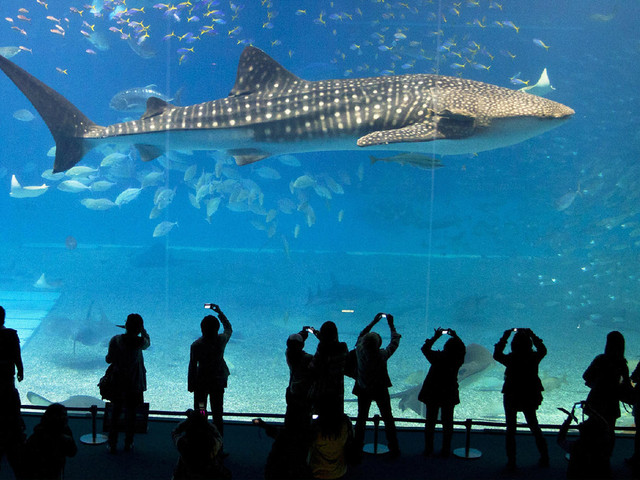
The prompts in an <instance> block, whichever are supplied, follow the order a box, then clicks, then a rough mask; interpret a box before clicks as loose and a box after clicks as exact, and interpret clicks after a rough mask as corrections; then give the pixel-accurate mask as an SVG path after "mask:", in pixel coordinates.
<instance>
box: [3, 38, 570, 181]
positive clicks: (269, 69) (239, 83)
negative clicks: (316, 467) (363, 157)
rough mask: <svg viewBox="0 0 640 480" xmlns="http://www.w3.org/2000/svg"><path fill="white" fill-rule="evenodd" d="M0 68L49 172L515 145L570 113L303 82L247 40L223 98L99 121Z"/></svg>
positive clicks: (471, 94)
mask: <svg viewBox="0 0 640 480" xmlns="http://www.w3.org/2000/svg"><path fill="white" fill-rule="evenodd" d="M0 69H2V70H3V71H4V73H5V74H6V75H7V76H8V77H9V78H10V79H11V80H12V81H13V82H14V83H15V84H16V85H17V86H18V88H20V90H22V92H23V93H24V94H25V95H26V96H27V98H28V99H29V101H30V102H31V103H32V104H33V106H34V107H35V108H36V109H37V110H38V112H39V113H40V115H41V116H42V118H43V119H44V121H45V123H46V124H47V126H48V127H49V130H50V131H51V133H52V135H53V137H54V139H55V141H56V157H55V162H54V166H53V171H54V172H60V171H65V170H67V169H69V168H71V167H72V166H74V165H75V164H76V163H78V162H79V161H80V160H81V159H82V157H83V156H84V155H85V154H86V153H87V152H88V151H89V150H91V149H92V148H94V147H96V146H98V145H102V144H123V145H131V144H133V145H135V146H136V147H137V149H138V150H139V151H140V155H141V157H142V159H143V160H152V159H154V158H157V157H159V156H160V155H162V154H163V153H164V151H165V150H166V149H167V142H170V149H173V150H179V149H183V150H227V151H228V154H229V155H232V156H233V157H234V158H235V160H236V163H237V164H238V165H244V164H247V163H251V162H255V161H258V160H261V159H263V158H266V157H268V156H270V155H280V154H286V153H297V152H308V151H327V150H357V149H359V148H361V147H366V148H367V149H368V150H391V151H411V152H422V153H431V154H440V155H443V154H463V153H472V152H479V151H483V150H491V149H494V148H498V147H503V146H507V145H512V144H514V143H518V142H521V141H523V140H526V139H528V138H531V137H533V136H535V135H539V134H541V133H543V132H545V131H547V130H550V129H552V128H554V127H556V126H558V125H560V124H561V123H563V122H564V121H566V120H567V119H569V118H570V117H571V116H572V115H573V114H574V113H575V112H574V111H573V110H572V109H571V108H569V107H566V106H564V105H562V104H560V103H556V102H553V101H551V100H547V99H545V98H541V97H537V96H535V95H530V94H527V93H524V92H519V91H517V90H509V89H507V88H503V87H498V86H495V85H490V84H486V83H482V82H476V81H473V80H465V79H462V78H456V77H445V76H440V75H428V74H415V75H399V76H389V77H371V78H359V79H340V80H321V81H314V82H310V81H306V80H303V79H301V78H298V77H297V76H295V75H293V74H292V73H290V72H289V71H287V70H286V69H284V68H283V67H282V66H281V65H280V64H279V63H277V62H276V61H275V60H273V59H272V58H271V57H269V56H268V55H267V54H265V53H264V52H263V51H261V50H259V49H257V48H255V47H251V46H249V47H246V48H245V49H244V51H243V52H242V55H241V56H240V61H239V65H238V73H237V77H236V83H235V85H234V87H233V89H232V90H231V93H230V94H229V96H228V97H226V98H222V99H219V100H213V101H210V102H205V103H200V104H196V105H191V106H188V107H177V106H175V105H172V104H170V103H167V102H165V101H163V100H161V99H158V98H154V97H151V98H149V100H148V101H147V110H146V111H145V112H144V114H143V115H142V117H140V119H139V120H133V121H129V122H124V123H116V124H113V125H109V126H107V127H102V126H99V125H96V124H95V123H93V122H92V121H91V120H90V119H89V118H87V117H86V116H85V115H84V114H82V112H80V111H79V110H78V109H77V108H76V107H75V106H74V105H73V104H71V103H70V102H69V101H68V100H67V99H66V98H64V97H63V96H62V95H60V94H59V93H57V92H56V91H54V90H53V89H51V88H50V87H48V86H47V85H45V84H44V83H42V82H41V81H39V80H38V79H36V78H35V77H33V76H32V75H30V74H29V73H27V72H26V71H24V70H23V69H21V68H20V67H18V66H17V65H15V64H14V63H13V62H11V61H10V60H7V59H6V58H3V57H0ZM169 132H170V133H171V135H170V140H167V133H169Z"/></svg>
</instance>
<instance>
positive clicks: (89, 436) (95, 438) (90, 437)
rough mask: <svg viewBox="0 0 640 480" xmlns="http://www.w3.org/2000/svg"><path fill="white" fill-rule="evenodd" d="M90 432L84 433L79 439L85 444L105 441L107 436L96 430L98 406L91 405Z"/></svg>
mask: <svg viewBox="0 0 640 480" xmlns="http://www.w3.org/2000/svg"><path fill="white" fill-rule="evenodd" d="M89 412H91V433H86V434H84V435H82V436H81V437H80V441H81V442H82V443H84V444H85V445H102V444H104V443H107V436H106V435H102V434H101V433H98V432H97V422H96V419H97V417H98V406H97V405H91V408H89Z"/></svg>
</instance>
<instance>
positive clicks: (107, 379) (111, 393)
mask: <svg viewBox="0 0 640 480" xmlns="http://www.w3.org/2000/svg"><path fill="white" fill-rule="evenodd" d="M98 388H99V389H100V396H101V397H102V398H103V399H105V400H108V401H110V402H112V401H113V399H114V398H115V397H116V393H117V392H116V390H117V387H116V378H115V375H114V366H113V364H111V365H109V366H108V367H107V371H106V372H104V375H103V376H102V378H101V379H100V381H99V382H98Z"/></svg>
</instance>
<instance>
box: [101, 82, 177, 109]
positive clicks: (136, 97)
mask: <svg viewBox="0 0 640 480" xmlns="http://www.w3.org/2000/svg"><path fill="white" fill-rule="evenodd" d="M156 87H157V85H155V84H151V85H147V86H146V87H133V88H128V89H126V90H122V91H121V92H118V93H116V94H115V95H114V96H113V97H112V98H111V101H110V102H109V107H110V108H112V109H113V110H117V111H118V112H131V113H133V112H137V113H142V112H144V111H145V110H146V109H147V100H148V99H149V98H150V97H156V98H159V99H160V100H164V101H165V102H171V101H172V100H173V99H172V98H169V97H168V96H166V95H163V94H162V93H160V92H158V91H157V90H156Z"/></svg>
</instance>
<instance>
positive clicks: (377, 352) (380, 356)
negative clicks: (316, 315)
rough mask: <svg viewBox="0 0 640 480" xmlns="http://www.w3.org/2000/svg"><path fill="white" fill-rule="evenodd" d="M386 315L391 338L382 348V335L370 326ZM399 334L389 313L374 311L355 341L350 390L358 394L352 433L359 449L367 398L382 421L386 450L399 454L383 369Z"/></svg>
mask: <svg viewBox="0 0 640 480" xmlns="http://www.w3.org/2000/svg"><path fill="white" fill-rule="evenodd" d="M383 318H384V319H386V320H387V323H388V324H389V330H390V332H391V341H390V342H389V345H387V347H386V348H381V347H382V338H381V337H380V335H379V334H377V333H376V332H372V331H371V329H372V328H373V327H374V325H375V324H376V323H378V322H379V321H380V320H381V319H383ZM400 337H401V335H400V334H399V333H398V332H397V331H396V327H395V325H394V324H393V315H391V314H385V313H378V314H377V315H376V316H375V317H374V319H373V320H372V321H371V323H369V325H367V326H366V327H365V328H364V330H362V332H360V335H359V336H358V340H357V342H356V359H357V370H356V382H355V384H354V386H353V394H354V395H356V396H357V397H358V418H357V420H356V428H355V433H354V443H355V451H356V452H357V454H360V452H362V447H363V444H364V431H365V426H366V423H367V418H368V417H369V409H370V408H371V402H373V401H375V402H376V404H377V405H378V409H380V416H381V417H382V420H383V421H384V430H385V434H386V436H387V442H388V444H389V453H390V454H391V456H392V457H397V456H398V455H400V448H399V446H398V435H397V433H396V424H395V420H394V418H393V413H392V411H391V399H390V397H389V387H390V386H391V379H390V378H389V372H388V371H387V360H389V357H391V355H393V353H394V352H395V351H396V350H397V349H398V346H399V345H400Z"/></svg>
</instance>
